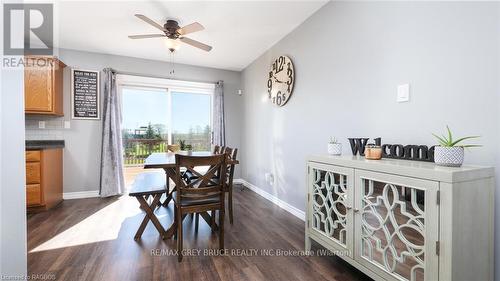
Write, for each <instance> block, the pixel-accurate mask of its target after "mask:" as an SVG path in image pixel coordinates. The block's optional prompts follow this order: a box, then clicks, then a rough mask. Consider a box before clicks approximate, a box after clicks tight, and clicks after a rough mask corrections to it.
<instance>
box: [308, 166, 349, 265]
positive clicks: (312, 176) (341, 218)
mask: <svg viewBox="0 0 500 281" xmlns="http://www.w3.org/2000/svg"><path fill="white" fill-rule="evenodd" d="M353 175H354V172H353V169H348V168H344V167H337V166H331V165H322V164H311V165H310V166H309V191H308V192H309V199H308V201H309V208H308V210H309V214H308V216H309V217H308V220H309V224H310V232H311V235H314V236H316V237H318V238H319V239H324V240H325V241H327V242H328V243H330V245H334V246H335V248H336V249H338V250H341V251H343V252H342V253H337V254H342V255H346V256H349V257H352V256H353V253H352V249H353V232H352V231H353V227H354V222H353V213H352V206H353V203H354V201H353V198H354V182H353V179H354V177H353Z"/></svg>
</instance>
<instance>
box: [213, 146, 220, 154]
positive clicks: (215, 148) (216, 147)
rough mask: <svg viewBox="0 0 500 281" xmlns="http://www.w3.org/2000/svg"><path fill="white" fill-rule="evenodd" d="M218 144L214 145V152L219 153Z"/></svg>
mask: <svg viewBox="0 0 500 281" xmlns="http://www.w3.org/2000/svg"><path fill="white" fill-rule="evenodd" d="M219 151H220V146H218V145H214V154H219Z"/></svg>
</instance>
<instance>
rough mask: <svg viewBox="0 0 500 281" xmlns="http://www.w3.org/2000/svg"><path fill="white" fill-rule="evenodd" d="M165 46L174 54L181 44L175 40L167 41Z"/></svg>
mask: <svg viewBox="0 0 500 281" xmlns="http://www.w3.org/2000/svg"><path fill="white" fill-rule="evenodd" d="M165 46H166V47H167V49H169V50H170V52H174V51H177V50H178V49H179V47H180V44H179V42H178V41H177V40H173V39H168V38H167V39H165Z"/></svg>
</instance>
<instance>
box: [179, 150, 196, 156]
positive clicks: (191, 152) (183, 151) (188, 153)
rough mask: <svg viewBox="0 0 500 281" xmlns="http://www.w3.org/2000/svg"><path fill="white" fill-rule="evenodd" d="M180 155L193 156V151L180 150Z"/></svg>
mask: <svg viewBox="0 0 500 281" xmlns="http://www.w3.org/2000/svg"><path fill="white" fill-rule="evenodd" d="M179 152H180V154H182V155H193V151H192V150H179Z"/></svg>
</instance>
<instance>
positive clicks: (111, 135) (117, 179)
mask: <svg viewBox="0 0 500 281" xmlns="http://www.w3.org/2000/svg"><path fill="white" fill-rule="evenodd" d="M103 71H104V75H103V78H104V79H103V80H104V92H103V94H102V96H103V99H104V105H103V109H102V112H103V113H102V122H103V124H102V151H101V188H100V195H101V197H108V196H113V195H120V194H123V193H124V192H125V180H124V177H123V154H122V151H123V148H122V146H123V145H122V135H121V121H122V118H121V107H120V100H119V96H118V93H117V90H116V73H115V72H114V71H113V70H112V69H111V68H106V69H104V70H103Z"/></svg>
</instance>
